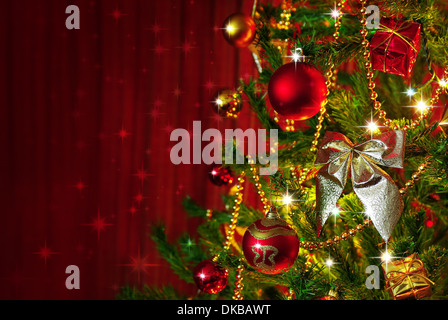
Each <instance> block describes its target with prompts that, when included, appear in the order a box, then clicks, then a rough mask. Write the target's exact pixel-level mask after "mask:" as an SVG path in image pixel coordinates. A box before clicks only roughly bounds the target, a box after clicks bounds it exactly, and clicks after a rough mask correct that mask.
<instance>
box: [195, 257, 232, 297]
mask: <svg viewBox="0 0 448 320" xmlns="http://www.w3.org/2000/svg"><path fill="white" fill-rule="evenodd" d="M193 279H194V282H195V283H196V285H197V286H198V288H199V290H201V291H202V292H205V293H208V294H216V293H218V292H221V291H222V290H223V289H224V288H225V287H226V285H227V281H228V280H229V272H228V271H227V269H226V268H224V267H221V266H219V265H217V264H216V263H214V262H213V261H212V260H211V259H209V260H204V261H202V262H201V263H199V264H198V265H197V266H196V267H195V268H194V270H193Z"/></svg>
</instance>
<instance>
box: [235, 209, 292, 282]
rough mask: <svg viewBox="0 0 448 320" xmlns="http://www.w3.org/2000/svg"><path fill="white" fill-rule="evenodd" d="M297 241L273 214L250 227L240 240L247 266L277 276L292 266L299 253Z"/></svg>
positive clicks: (284, 224) (283, 223)
mask: <svg viewBox="0 0 448 320" xmlns="http://www.w3.org/2000/svg"><path fill="white" fill-rule="evenodd" d="M299 247H300V243H299V238H298V237H297V234H296V233H295V231H294V230H293V229H292V228H291V227H290V226H289V225H288V223H287V222H286V221H284V220H282V219H280V218H279V217H278V215H277V214H276V213H273V212H272V211H271V213H269V214H268V215H267V217H265V218H263V219H259V220H257V221H255V222H254V223H253V224H251V225H250V226H249V227H248V228H247V230H246V232H245V233H244V237H243V252H244V256H245V258H246V260H247V262H248V263H249V264H250V265H251V266H252V267H254V268H255V269H256V270H257V271H259V272H262V273H266V274H278V273H281V272H284V271H286V270H287V269H288V268H289V267H291V266H292V265H293V264H294V261H295V260H296V258H297V255H298V253H299Z"/></svg>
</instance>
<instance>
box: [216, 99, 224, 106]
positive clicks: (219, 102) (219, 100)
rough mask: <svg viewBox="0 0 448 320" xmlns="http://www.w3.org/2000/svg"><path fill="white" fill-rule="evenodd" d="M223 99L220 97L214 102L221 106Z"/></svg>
mask: <svg viewBox="0 0 448 320" xmlns="http://www.w3.org/2000/svg"><path fill="white" fill-rule="evenodd" d="M223 103H224V102H223V101H222V100H221V99H219V98H218V99H216V104H217V105H218V106H222V105H223Z"/></svg>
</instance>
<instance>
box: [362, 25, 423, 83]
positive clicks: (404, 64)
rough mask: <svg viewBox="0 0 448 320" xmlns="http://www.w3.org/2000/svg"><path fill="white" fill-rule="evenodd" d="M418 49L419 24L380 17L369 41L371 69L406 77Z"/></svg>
mask: <svg viewBox="0 0 448 320" xmlns="http://www.w3.org/2000/svg"><path fill="white" fill-rule="evenodd" d="M419 51H420V24H419V23H416V22H410V21H396V20H393V19H388V18H383V19H381V24H380V28H379V29H378V30H377V31H376V32H375V34H374V35H373V38H372V40H371V41H370V57H371V62H372V68H373V70H379V71H383V72H388V73H392V74H397V75H400V76H404V77H408V76H409V74H410V73H411V70H412V67H413V66H414V63H415V60H416V59H417V55H418V52H419Z"/></svg>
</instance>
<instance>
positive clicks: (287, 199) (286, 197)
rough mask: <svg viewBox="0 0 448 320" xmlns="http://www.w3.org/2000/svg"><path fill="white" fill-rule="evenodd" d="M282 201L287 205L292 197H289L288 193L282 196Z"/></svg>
mask: <svg viewBox="0 0 448 320" xmlns="http://www.w3.org/2000/svg"><path fill="white" fill-rule="evenodd" d="M283 203H284V204H286V205H288V206H289V205H290V204H291V203H292V198H291V196H290V195H286V196H284V197H283Z"/></svg>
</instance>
